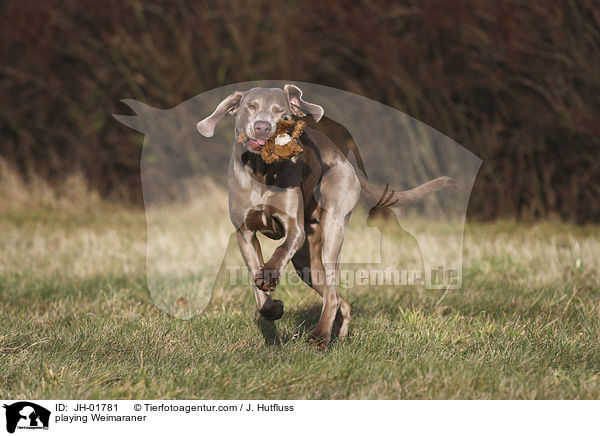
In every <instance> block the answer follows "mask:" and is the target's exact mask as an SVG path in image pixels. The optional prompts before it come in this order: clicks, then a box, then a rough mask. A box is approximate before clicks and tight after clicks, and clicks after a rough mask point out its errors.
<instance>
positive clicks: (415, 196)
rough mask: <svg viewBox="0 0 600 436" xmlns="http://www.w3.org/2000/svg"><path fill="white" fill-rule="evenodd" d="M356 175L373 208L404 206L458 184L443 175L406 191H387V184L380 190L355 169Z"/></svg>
mask: <svg viewBox="0 0 600 436" xmlns="http://www.w3.org/2000/svg"><path fill="white" fill-rule="evenodd" d="M356 175H357V176H358V179H359V180H360V184H361V186H362V191H363V193H364V194H365V197H367V200H368V201H369V203H370V204H374V206H373V208H374V209H375V208H384V207H400V206H405V205H407V204H412V203H416V202H417V201H419V200H421V199H423V198H424V197H426V196H428V195H429V194H433V193H434V192H437V191H439V190H440V189H443V188H445V187H447V186H459V185H458V183H457V182H456V180H454V179H453V178H451V177H446V176H443V177H438V178H436V179H433V180H430V181H429V182H425V183H423V184H422V185H419V186H417V187H416V188H413V189H409V190H407V191H400V192H394V191H390V192H388V185H386V186H385V188H384V189H383V191H382V190H380V189H377V188H376V187H374V186H373V185H371V184H370V183H369V181H368V180H367V178H366V177H365V176H364V174H363V173H362V172H361V171H356Z"/></svg>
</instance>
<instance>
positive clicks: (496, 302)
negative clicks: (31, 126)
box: [0, 206, 600, 399]
mask: <svg viewBox="0 0 600 436" xmlns="http://www.w3.org/2000/svg"><path fill="white" fill-rule="evenodd" d="M181 231H182V232H185V226H181ZM145 244H146V226H145V217H144V213H143V212H140V211H127V210H123V209H119V208H112V207H108V206H107V207H103V208H101V211H100V212H98V211H96V212H94V211H93V208H92V210H91V211H88V212H72V213H64V212H57V211H40V210H38V211H33V212H31V211H28V212H24V211H8V212H3V213H1V215H0V294H1V298H0V397H4V398H15V399H16V398H33V399H35V398H37V399H40V398H73V399H75V398H77V399H83V398H86V399H95V398H205V399H209V398H212V399H231V398H281V399H285V398H288V399H303V398H306V399H372V398H386V399H409V398H412V399H421V398H422V399H449V398H454V399H471V398H479V399H486V398H494V399H517V398H529V399H541V398H600V341H599V338H600V305H599V301H600V280H599V278H598V271H599V270H600V268H599V267H600V261H599V254H600V228H599V227H595V226H588V227H576V226H571V225H566V224H560V223H539V224H515V223H511V222H500V223H494V224H477V223H475V224H473V223H471V225H470V232H469V234H468V235H467V239H466V244H465V250H464V253H465V266H464V285H463V289H461V290H457V291H450V292H447V293H444V292H443V291H427V290H426V291H423V290H419V289H415V288H410V287H403V288H401V289H399V290H398V289H396V290H393V289H357V290H347V291H345V292H344V296H345V297H346V298H347V300H348V301H349V302H350V303H351V304H352V306H353V319H352V322H351V328H350V336H349V339H348V340H347V341H346V342H343V343H342V342H338V343H334V344H333V345H332V346H331V347H329V348H328V349H327V350H325V351H317V350H315V349H313V348H311V347H310V346H309V345H308V344H307V343H306V341H305V339H306V335H307V332H308V331H310V329H311V328H312V327H313V326H314V325H315V324H316V321H317V319H318V316H319V313H320V302H319V299H318V298H317V295H316V294H315V293H314V291H312V290H310V289H308V288H306V287H305V286H304V285H302V286H290V285H287V286H282V288H281V289H279V290H278V291H277V293H278V298H281V299H282V300H283V301H284V303H285V307H286V314H285V316H284V317H283V319H282V320H280V321H278V322H277V335H278V336H277V337H278V340H276V341H274V342H276V343H275V344H273V343H271V341H269V340H265V337H264V336H263V334H262V333H261V330H263V331H264V330H268V328H269V326H268V325H264V324H261V322H260V321H259V320H258V318H257V315H256V310H255V308H254V301H253V296H252V293H251V291H250V290H249V289H247V288H243V287H239V288H237V289H236V290H235V291H234V292H225V291H220V292H219V291H217V292H215V293H214V295H213V296H212V300H211V302H210V304H209V305H208V307H207V308H206V310H205V311H204V312H202V313H201V314H200V315H199V316H196V317H194V318H192V319H190V320H182V319H178V318H175V317H173V316H171V315H168V314H166V313H164V312H162V311H161V310H159V309H158V308H156V306H155V305H153V302H152V299H151V298H150V296H149V293H148V290H147V287H146V278H145V262H144V259H145V258H144V256H145V247H146V245H145ZM348 244H358V242H353V241H348ZM357 249H358V245H357ZM267 333H268V332H267ZM267 336H268V335H267Z"/></svg>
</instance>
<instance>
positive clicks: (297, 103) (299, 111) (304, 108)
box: [283, 84, 325, 123]
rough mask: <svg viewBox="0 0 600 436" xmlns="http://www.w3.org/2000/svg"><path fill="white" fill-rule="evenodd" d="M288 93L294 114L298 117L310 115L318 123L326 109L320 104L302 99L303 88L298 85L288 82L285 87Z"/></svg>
mask: <svg viewBox="0 0 600 436" xmlns="http://www.w3.org/2000/svg"><path fill="white" fill-rule="evenodd" d="M283 89H284V91H285V93H286V94H287V98H288V102H289V103H290V107H291V108H292V112H294V115H296V116H298V117H304V116H306V115H310V116H311V117H313V118H314V119H315V122H316V123H318V122H319V120H320V119H321V117H322V116H323V113H325V111H324V110H323V108H322V107H321V106H319V105H318V104H312V103H308V102H306V101H304V100H302V90H301V89H300V88H298V87H297V86H294V85H290V84H287V85H285V86H284V87H283Z"/></svg>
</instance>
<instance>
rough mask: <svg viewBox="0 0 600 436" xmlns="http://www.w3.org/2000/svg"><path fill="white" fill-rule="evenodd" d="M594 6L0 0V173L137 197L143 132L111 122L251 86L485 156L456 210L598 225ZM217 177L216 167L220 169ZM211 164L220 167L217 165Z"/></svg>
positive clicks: (444, 0)
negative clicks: (352, 102) (268, 84)
mask: <svg viewBox="0 0 600 436" xmlns="http://www.w3.org/2000/svg"><path fill="white" fill-rule="evenodd" d="M598 6H599V5H598V3H597V2H595V1H592V0H587V1H586V0H582V1H567V0H564V1H562V0H557V1H546V0H501V1H492V0H484V1H482V0H461V1H449V0H419V1H416V0H415V1H403V2H392V1H377V0H363V1H352V2H346V1H329V0H314V1H306V2H301V1H297V2H285V1H279V2H274V1H269V0H238V1H217V0H214V1H188V0H177V1H160V0H154V1H144V2H143V1H139V0H103V1H95V0H79V1H69V0H44V1H32V0H5V1H3V2H2V3H0V14H1V21H2V26H0V51H1V53H0V64H1V69H0V89H1V91H0V92H1V93H0V101H1V106H0V155H1V158H2V159H1V160H2V161H3V163H2V165H0V171H2V169H3V168H4V170H6V168H8V167H12V168H16V169H17V171H18V173H19V174H20V175H21V176H22V177H24V178H26V179H27V178H29V179H35V180H42V179H43V180H46V181H49V183H50V184H60V183H61V182H62V181H63V179H65V178H67V177H68V176H70V175H72V174H74V173H76V174H80V175H83V179H84V180H85V181H86V183H87V184H88V185H89V186H90V187H91V188H92V189H93V190H95V191H97V192H99V193H100V195H102V196H104V197H107V198H111V199H116V200H121V201H125V202H129V203H135V204H141V188H140V180H139V160H140V154H141V143H142V136H141V135H140V134H137V133H135V132H133V131H132V130H130V129H127V128H126V127H124V126H122V125H120V124H119V123H118V122H117V121H115V120H114V119H112V118H111V117H110V114H111V113H129V110H128V109H127V108H125V106H123V105H122V104H121V103H119V100H120V99H122V98H134V99H138V100H141V101H144V102H146V103H148V104H150V105H152V106H156V107H160V108H169V107H172V106H175V105H177V104H179V103H181V102H183V101H184V100H187V99H188V98H191V97H193V96H195V95H197V94H199V93H202V92H204V91H206V90H209V89H211V88H215V87H218V86H222V85H224V84H228V83H235V82H242V81H247V80H260V79H289V80H298V81H306V82H314V83H319V84H322V85H328V86H332V87H336V88H340V89H344V90H348V91H350V92H353V93H357V94H361V95H364V96H366V97H369V98H371V99H374V100H378V101H381V102H383V103H386V104H388V105H390V106H393V107H395V108H397V109H400V110H402V111H404V112H406V113H408V114H410V115H412V116H414V117H416V118H417V119H419V120H421V121H423V122H425V123H427V124H428V125H430V126H432V127H434V128H436V129H437V130H439V131H441V132H443V133H445V134H446V135H448V136H450V137H451V138H453V139H455V140H456V141H457V142H458V143H460V144H462V145H463V146H465V147H466V148H468V149H469V150H471V151H472V152H474V153H475V154H477V155H478V156H479V157H481V158H482V159H483V161H484V164H483V167H482V169H481V171H480V173H479V177H478V179H477V182H476V185H475V188H474V192H473V195H472V199H471V203H470V208H469V215H470V216H471V217H475V218H479V219H491V218H496V217H516V218H524V219H531V218H545V217H561V218H563V219H567V220H574V221H579V222H583V221H598V220H599V219H600V201H598V198H599V197H600V167H599V162H600V147H599V144H598V138H599V137H600V122H599V121H598V117H599V115H600V8H599V7H598ZM217 170H218V169H217ZM223 171H225V169H223Z"/></svg>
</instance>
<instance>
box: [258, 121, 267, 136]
mask: <svg viewBox="0 0 600 436" xmlns="http://www.w3.org/2000/svg"><path fill="white" fill-rule="evenodd" d="M254 132H255V133H256V135H257V136H267V135H268V134H269V132H271V124H269V123H267V122H266V121H257V122H255V123H254Z"/></svg>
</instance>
